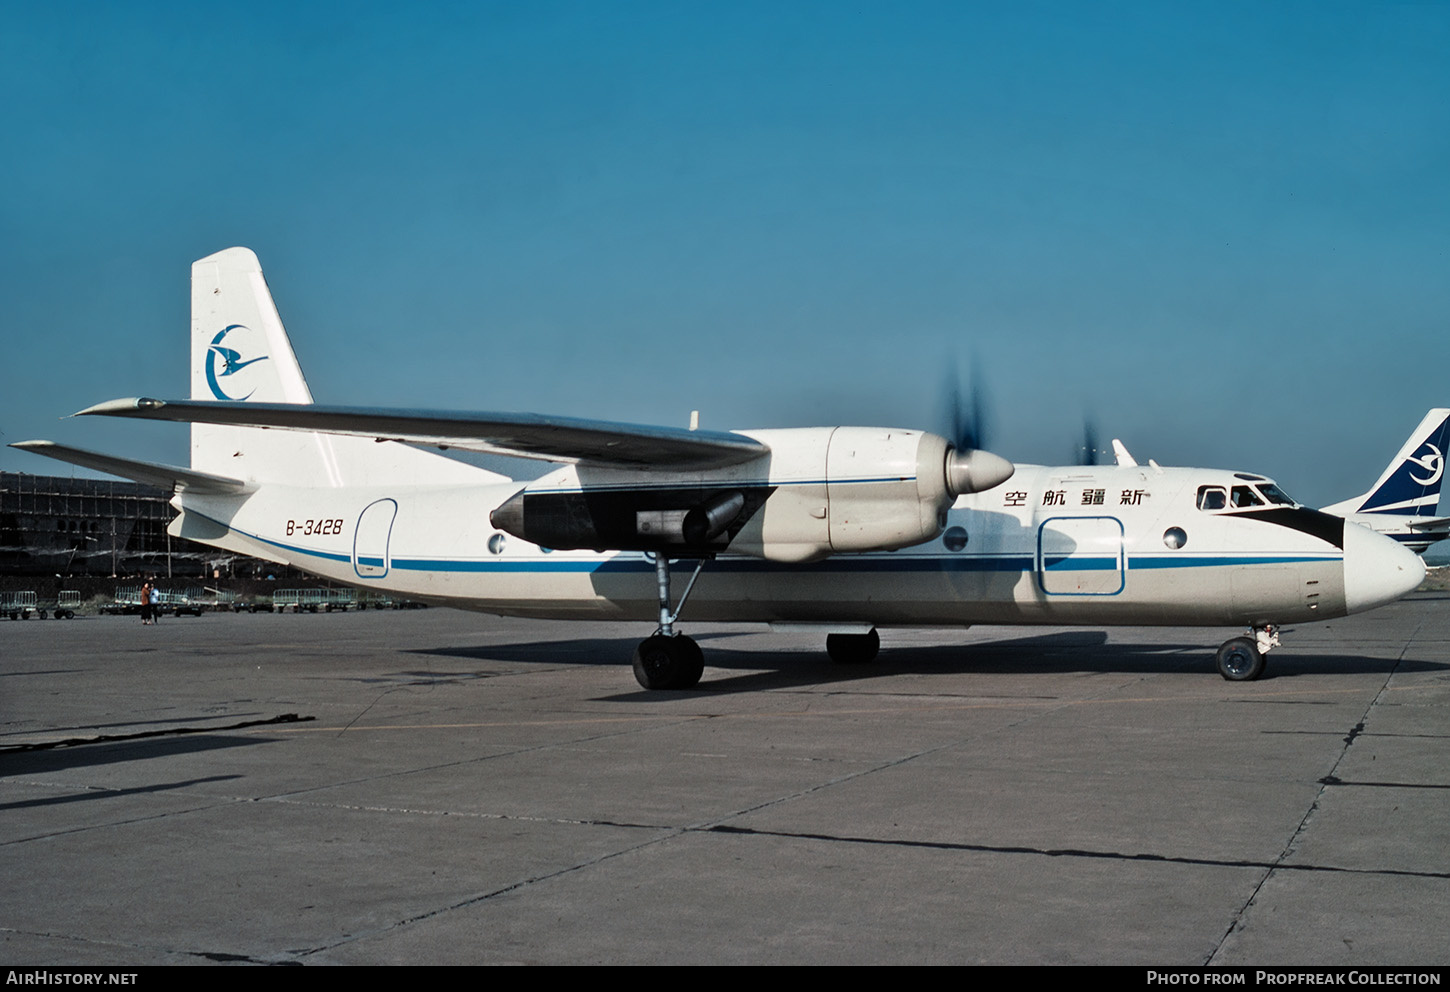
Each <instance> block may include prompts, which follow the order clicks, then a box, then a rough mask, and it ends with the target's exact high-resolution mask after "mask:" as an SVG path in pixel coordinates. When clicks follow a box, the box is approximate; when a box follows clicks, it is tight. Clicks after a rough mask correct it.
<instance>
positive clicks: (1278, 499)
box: [1259, 482, 1298, 506]
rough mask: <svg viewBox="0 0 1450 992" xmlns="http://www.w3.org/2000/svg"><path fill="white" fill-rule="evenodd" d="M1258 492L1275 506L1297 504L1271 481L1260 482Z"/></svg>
mask: <svg viewBox="0 0 1450 992" xmlns="http://www.w3.org/2000/svg"><path fill="white" fill-rule="evenodd" d="M1259 492H1260V493H1261V494H1262V495H1263V497H1264V499H1266V500H1268V501H1269V502H1270V503H1273V504H1274V505H1275V506H1297V505H1298V504H1296V503H1295V502H1294V501H1293V500H1292V499H1290V498H1289V496H1288V494H1287V493H1285V492H1284V490H1282V489H1280V488H1279V487H1278V486H1276V485H1274V484H1273V483H1272V482H1265V483H1262V484H1260V486H1259Z"/></svg>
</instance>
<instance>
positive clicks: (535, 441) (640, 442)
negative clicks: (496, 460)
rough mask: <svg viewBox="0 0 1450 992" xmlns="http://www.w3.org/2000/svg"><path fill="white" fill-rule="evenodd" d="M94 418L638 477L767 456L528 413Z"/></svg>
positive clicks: (706, 435)
mask: <svg viewBox="0 0 1450 992" xmlns="http://www.w3.org/2000/svg"><path fill="white" fill-rule="evenodd" d="M95 415H99V416H107V417H134V418H139V419H143V420H173V421H180V422H182V423H203V424H228V425H231V426H234V427H275V428H281V429H283V430H296V431H314V432H318V433H323V434H351V435H355V436H358V437H371V438H374V439H376V440H379V441H403V442H406V443H408V444H421V445H428V446H432V447H439V448H460V449H463V450H465V451H481V452H486V453H489V454H498V455H513V456H515V457H519V458H536V459H543V460H546V461H554V462H591V463H595V464H600V465H617V466H626V467H630V468H643V469H651V468H654V469H676V470H698V469H711V468H724V467H726V466H730V465H739V464H741V463H743V462H748V461H751V460H752V459H755V458H759V457H761V456H762V455H765V454H767V453H768V452H769V451H770V448H769V447H768V446H767V445H765V444H763V443H761V442H760V441H757V440H755V439H754V438H749V437H746V436H744V435H742V434H727V433H724V432H720V431H698V430H697V431H691V430H685V429H684V428H675V427H650V426H642V425H637V424H617V423H611V422H609V421H604V420H584V419H579V418H573V417H545V416H541V415H539V414H533V413H469V412H458V411H449V410H387V409H378V408H372V407H349V406H317V405H315V404H299V403H240V402H238V403H228V402H212V401H208V400H157V399H150V398H146V397H141V398H134V399H121V400H110V401H108V402H105V403H98V404H97V405H95V406H93V407H88V408H87V409H85V410H81V411H80V412H79V413H77V414H76V416H95Z"/></svg>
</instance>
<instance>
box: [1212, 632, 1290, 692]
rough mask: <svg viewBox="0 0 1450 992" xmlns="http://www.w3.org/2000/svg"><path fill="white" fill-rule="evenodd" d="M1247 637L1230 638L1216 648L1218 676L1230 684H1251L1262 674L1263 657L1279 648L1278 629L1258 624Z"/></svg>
mask: <svg viewBox="0 0 1450 992" xmlns="http://www.w3.org/2000/svg"><path fill="white" fill-rule="evenodd" d="M1248 635H1249V636H1245V637H1232V638H1229V639H1228V640H1226V641H1224V642H1223V643H1222V644H1221V645H1219V648H1218V674H1220V675H1222V676H1223V677H1224V678H1226V679H1228V680H1229V681H1230V682H1252V681H1253V680H1254V679H1256V678H1259V677H1260V676H1262V675H1263V674H1264V655H1266V654H1268V653H1269V652H1270V651H1272V650H1273V649H1274V648H1276V647H1278V646H1279V628H1278V627H1276V626H1274V625H1273V624H1271V623H1266V624H1260V625H1258V626H1256V627H1252V628H1250V629H1249V631H1248Z"/></svg>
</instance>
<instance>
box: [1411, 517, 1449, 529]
mask: <svg viewBox="0 0 1450 992" xmlns="http://www.w3.org/2000/svg"><path fill="white" fill-rule="evenodd" d="M1405 522H1406V523H1407V524H1409V525H1410V529H1411V530H1447V529H1450V517H1411V518H1410V519H1409V520H1407V521H1405Z"/></svg>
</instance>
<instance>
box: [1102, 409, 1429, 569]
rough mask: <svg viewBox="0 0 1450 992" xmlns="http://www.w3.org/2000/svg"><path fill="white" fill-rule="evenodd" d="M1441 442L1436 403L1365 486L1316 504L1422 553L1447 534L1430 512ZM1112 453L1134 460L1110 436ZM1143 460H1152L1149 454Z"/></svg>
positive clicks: (1120, 460)
mask: <svg viewBox="0 0 1450 992" xmlns="http://www.w3.org/2000/svg"><path fill="white" fill-rule="evenodd" d="M1447 447H1450V409H1447V408H1444V407H1438V408H1436V409H1433V410H1431V411H1430V412H1429V413H1427V414H1425V419H1424V420H1421V421H1420V425H1419V426H1418V427H1416V428H1415V429H1414V431H1413V432H1412V433H1411V434H1410V437H1409V439H1408V440H1407V441H1405V443H1404V445H1403V446H1402V447H1401V448H1400V451H1399V453H1398V454H1397V455H1395V457H1394V458H1393V459H1391V461H1390V463H1389V465H1388V466H1386V467H1385V470H1384V472H1382V473H1381V474H1380V477H1379V480H1378V481H1377V482H1376V483H1375V484H1374V485H1373V486H1371V487H1370V488H1369V490H1368V491H1366V492H1364V493H1361V494H1360V495H1358V496H1355V497H1352V498H1350V499H1346V500H1341V501H1340V502H1338V503H1333V504H1331V505H1329V506H1325V507H1321V509H1322V510H1323V511H1324V512H1325V513H1331V514H1333V515H1334V516H1336V517H1344V518H1345V519H1347V520H1349V521H1350V522H1351V523H1355V524H1358V525H1359V526H1361V527H1365V528H1367V529H1369V530H1372V531H1374V532H1375V533H1376V534H1383V535H1385V536H1386V537H1389V538H1393V539H1394V540H1396V541H1399V542H1400V543H1401V544H1402V545H1404V546H1405V547H1407V548H1409V549H1410V550H1411V551H1413V552H1415V553H1416V554H1424V553H1425V551H1426V550H1427V549H1428V548H1429V547H1430V545H1432V544H1434V543H1435V542H1436V541H1443V540H1445V539H1447V538H1450V517H1437V516H1435V515H1434V514H1435V512H1436V509H1437V507H1438V506H1439V504H1440V486H1441V484H1442V483H1443V482H1444V476H1445V451H1446V449H1447ZM1113 454H1114V457H1115V458H1116V460H1117V463H1118V464H1119V465H1123V466H1135V465H1137V464H1138V463H1137V461H1136V460H1135V459H1134V458H1133V456H1132V454H1130V453H1129V451H1128V449H1127V447H1126V446H1125V445H1124V444H1123V442H1122V441H1120V440H1118V439H1117V438H1113ZM1148 464H1149V465H1153V466H1156V464H1157V463H1156V462H1154V461H1153V460H1152V459H1149V461H1148Z"/></svg>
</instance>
